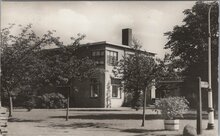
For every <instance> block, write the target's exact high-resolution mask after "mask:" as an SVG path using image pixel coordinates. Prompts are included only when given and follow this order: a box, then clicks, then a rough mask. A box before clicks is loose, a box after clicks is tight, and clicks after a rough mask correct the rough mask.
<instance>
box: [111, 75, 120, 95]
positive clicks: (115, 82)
mask: <svg viewBox="0 0 220 136" xmlns="http://www.w3.org/2000/svg"><path fill="white" fill-rule="evenodd" d="M120 83H121V80H120V79H116V78H111V84H112V98H121V87H120Z"/></svg>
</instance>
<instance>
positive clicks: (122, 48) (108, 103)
mask: <svg viewBox="0 0 220 136" xmlns="http://www.w3.org/2000/svg"><path fill="white" fill-rule="evenodd" d="M130 44H132V30H131V29H123V30H122V44H114V43H110V42H106V41H102V42H94V43H87V44H83V45H81V46H80V48H79V49H78V52H79V55H80V56H81V57H85V56H88V57H90V58H92V59H93V60H94V61H95V62H96V64H97V67H98V68H99V69H100V70H101V72H99V73H97V74H95V76H94V77H92V78H91V79H90V80H85V81H83V82H78V83H77V88H78V90H79V91H78V92H77V93H74V95H72V98H71V100H70V103H72V104H71V106H73V107H100V108H104V107H120V106H121V105H122V104H123V101H124V90H123V89H122V88H121V87H120V84H119V83H120V79H117V78H116V77H115V76H114V74H113V72H112V70H113V68H114V65H115V62H117V61H118V60H120V59H122V58H123V56H126V55H131V54H133V53H134V52H133V49H132V48H131V47H130V46H129V45H130ZM149 54H150V55H154V54H153V53H150V52H149Z"/></svg>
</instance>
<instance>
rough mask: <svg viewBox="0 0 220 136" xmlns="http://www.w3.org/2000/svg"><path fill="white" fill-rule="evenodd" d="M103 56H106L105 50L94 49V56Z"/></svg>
mask: <svg viewBox="0 0 220 136" xmlns="http://www.w3.org/2000/svg"><path fill="white" fill-rule="evenodd" d="M101 56H105V51H104V50H96V51H92V57H101Z"/></svg>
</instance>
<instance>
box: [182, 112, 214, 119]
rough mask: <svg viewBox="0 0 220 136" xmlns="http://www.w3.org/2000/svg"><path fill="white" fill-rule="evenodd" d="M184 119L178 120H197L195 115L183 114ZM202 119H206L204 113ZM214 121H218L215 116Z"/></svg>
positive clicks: (206, 116) (206, 115)
mask: <svg viewBox="0 0 220 136" xmlns="http://www.w3.org/2000/svg"><path fill="white" fill-rule="evenodd" d="M183 117H184V118H179V119H183V120H184V119H186V120H188V119H189V120H194V119H197V114H191V113H190V114H184V115H183ZM202 119H208V114H207V113H205V114H202ZM215 119H218V117H217V116H215Z"/></svg>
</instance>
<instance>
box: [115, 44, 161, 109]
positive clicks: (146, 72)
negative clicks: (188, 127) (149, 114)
mask: <svg viewBox="0 0 220 136" xmlns="http://www.w3.org/2000/svg"><path fill="white" fill-rule="evenodd" d="M132 48H133V50H134V54H133V55H130V56H124V57H123V59H122V60H120V61H119V62H118V65H117V66H115V68H114V70H113V73H114V74H115V76H118V77H119V78H121V80H122V84H123V87H124V90H125V92H130V93H132V95H133V100H132V107H133V108H138V107H140V106H141V104H140V103H141V102H140V101H141V100H140V99H141V94H142V92H143V91H144V90H145V89H146V88H147V87H150V86H151V85H152V82H153V80H154V79H155V78H156V72H157V64H156V61H155V59H154V58H153V56H151V55H149V54H148V53H147V52H145V51H142V50H141V46H140V45H139V44H138V43H137V42H134V45H133V47H132Z"/></svg>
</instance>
